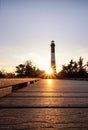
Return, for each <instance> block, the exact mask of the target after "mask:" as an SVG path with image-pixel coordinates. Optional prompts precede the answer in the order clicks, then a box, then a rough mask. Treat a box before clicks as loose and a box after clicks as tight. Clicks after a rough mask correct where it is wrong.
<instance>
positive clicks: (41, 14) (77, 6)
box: [0, 0, 88, 71]
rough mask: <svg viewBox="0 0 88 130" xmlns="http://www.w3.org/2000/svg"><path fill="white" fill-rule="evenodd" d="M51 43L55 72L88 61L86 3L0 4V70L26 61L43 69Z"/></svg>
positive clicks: (6, 0)
mask: <svg viewBox="0 0 88 130" xmlns="http://www.w3.org/2000/svg"><path fill="white" fill-rule="evenodd" d="M52 40H54V41H55V44H56V48H55V49H56V67H57V71H60V69H61V67H62V64H67V63H68V62H69V61H70V60H71V59H74V60H76V61H78V59H79V57H80V56H82V57H83V58H84V62H87V61H88V0H0V69H5V70H7V71H14V70H15V66H17V65H19V64H20V63H25V61H26V60H31V61H32V62H33V64H34V65H36V66H37V67H39V68H40V69H46V68H47V67H49V66H50V43H51V41H52Z"/></svg>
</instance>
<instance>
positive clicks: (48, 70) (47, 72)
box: [45, 68, 53, 74]
mask: <svg viewBox="0 0 88 130" xmlns="http://www.w3.org/2000/svg"><path fill="white" fill-rule="evenodd" d="M45 71H46V74H52V73H53V70H52V69H51V68H48V69H46V70H45Z"/></svg>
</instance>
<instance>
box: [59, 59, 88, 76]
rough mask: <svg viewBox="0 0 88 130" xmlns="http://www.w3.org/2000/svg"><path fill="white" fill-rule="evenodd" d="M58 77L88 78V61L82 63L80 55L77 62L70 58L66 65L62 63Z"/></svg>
mask: <svg viewBox="0 0 88 130" xmlns="http://www.w3.org/2000/svg"><path fill="white" fill-rule="evenodd" d="M58 78H88V62H87V63H86V64H85V65H84V64H83V58H82V57H80V58H79V61H77V62H76V61H74V60H73V59H72V60H71V61H70V62H69V64H68V65H62V70H61V71H60V72H59V73H58Z"/></svg>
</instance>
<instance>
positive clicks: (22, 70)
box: [16, 64, 25, 78]
mask: <svg viewBox="0 0 88 130" xmlns="http://www.w3.org/2000/svg"><path fill="white" fill-rule="evenodd" d="M16 74H17V77H18V78H23V77H25V65H24V64H20V65H18V66H16Z"/></svg>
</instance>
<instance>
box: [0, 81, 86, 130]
mask: <svg viewBox="0 0 88 130" xmlns="http://www.w3.org/2000/svg"><path fill="white" fill-rule="evenodd" d="M29 129H30V130H88V81H70V80H55V79H54V80H51V79H49V80H47V79H46V80H40V81H38V82H36V83H34V84H31V85H30V86H28V87H25V88H22V89H19V90H17V91H15V92H13V93H12V94H10V95H9V96H7V97H4V98H1V99H0V130H29Z"/></svg>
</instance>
